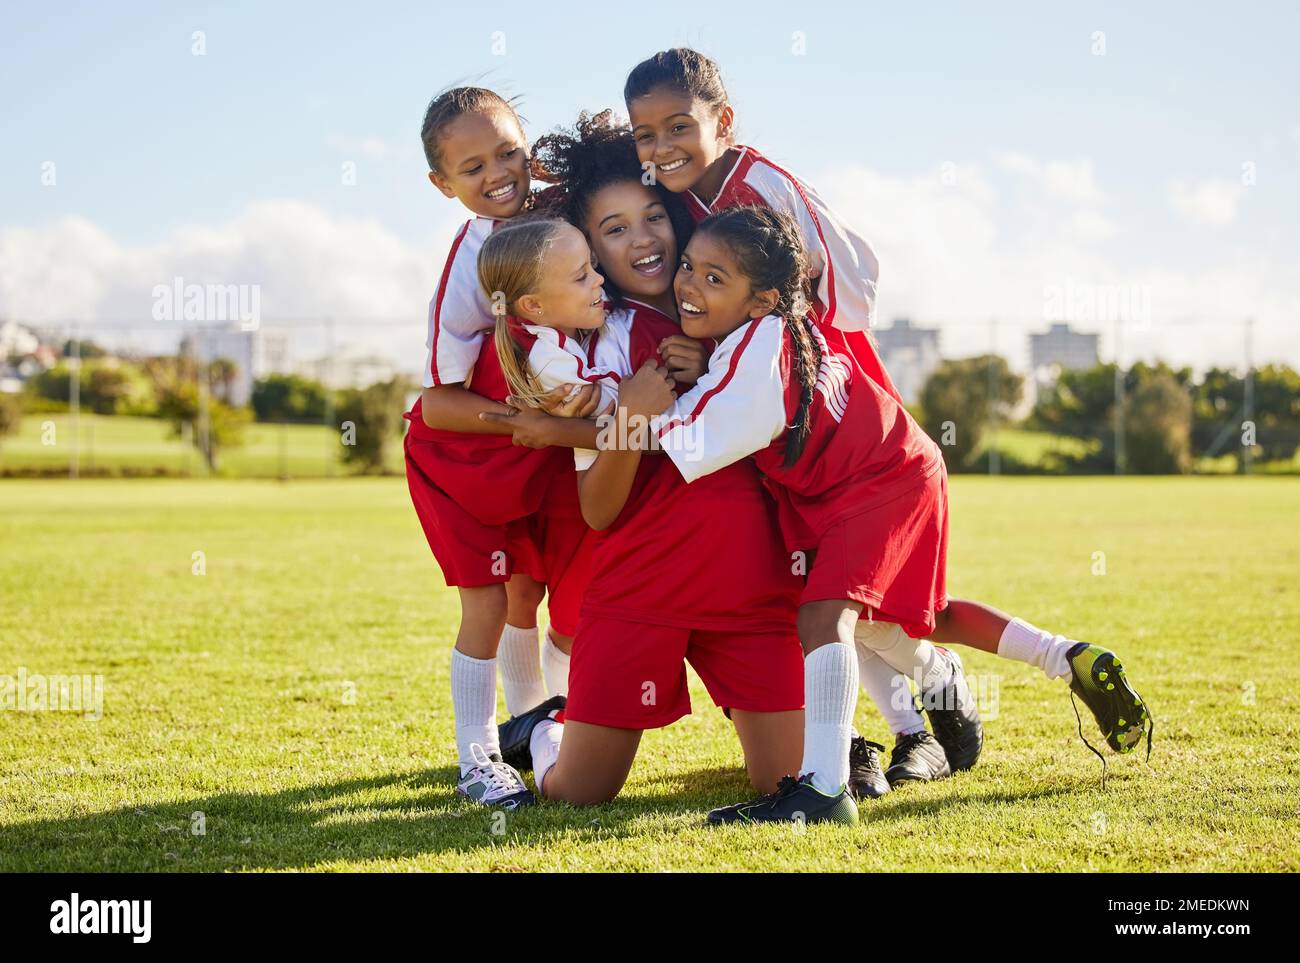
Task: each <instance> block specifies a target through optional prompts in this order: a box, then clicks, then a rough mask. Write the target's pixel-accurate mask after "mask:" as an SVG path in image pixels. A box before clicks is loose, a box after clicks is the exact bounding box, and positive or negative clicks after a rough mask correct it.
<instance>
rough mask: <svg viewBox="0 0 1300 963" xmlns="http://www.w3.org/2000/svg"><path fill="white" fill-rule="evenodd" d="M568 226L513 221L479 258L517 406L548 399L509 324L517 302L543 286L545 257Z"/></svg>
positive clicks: (495, 335) (495, 235) (552, 221)
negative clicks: (563, 229)
mask: <svg viewBox="0 0 1300 963" xmlns="http://www.w3.org/2000/svg"><path fill="white" fill-rule="evenodd" d="M566 226H567V225H566V224H565V222H564V221H561V220H557V219H556V218H549V217H533V218H527V219H524V220H519V221H514V222H511V223H510V224H506V225H504V226H503V227H500V228H497V229H496V230H495V231H493V232H492V233H491V234H489V235H488V238H487V240H486V241H484V242H483V247H482V248H481V249H480V250H479V252H478V283H479V285H480V286H481V287H482V288H483V292H484V293H485V294H486V295H487V297H488V300H489V301H490V302H492V313H493V315H494V316H495V317H496V327H495V330H494V331H493V333H492V337H493V339H494V341H495V344H496V349H497V357H498V358H499V359H500V361H501V372H502V373H503V374H504V375H505V377H506V384H507V385H509V386H510V394H511V395H512V396H513V397H514V398H515V400H516V401H517V402H519V403H520V404H525V405H530V406H532V407H537V406H538V403H539V402H540V401H541V400H542V399H543V398H545V397H546V394H547V393H546V392H545V391H543V390H542V386H541V384H540V383H539V382H538V381H537V378H535V377H534V376H533V373H532V371H531V370H529V367H528V354H527V352H526V351H524V348H523V345H521V344H520V343H519V341H518V340H517V339H516V338H515V336H514V334H513V333H512V332H511V330H510V319H511V316H512V315H513V314H514V313H515V308H516V305H517V304H518V302H519V299H520V298H522V297H523V296H524V295H525V294H530V293H532V292H534V291H536V290H537V289H538V287H539V286H540V285H541V281H542V264H543V262H544V261H545V260H546V252H547V251H548V250H549V249H550V247H551V245H552V244H553V243H554V242H555V239H556V238H557V237H559V235H560V231H561V229H562V228H564V227H566Z"/></svg>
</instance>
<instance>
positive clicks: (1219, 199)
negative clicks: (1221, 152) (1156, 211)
mask: <svg viewBox="0 0 1300 963" xmlns="http://www.w3.org/2000/svg"><path fill="white" fill-rule="evenodd" d="M1245 192H1246V189H1245V188H1244V187H1243V186H1242V185H1241V184H1240V183H1239V182H1236V181H1231V180H1228V179H1226V178H1222V177H1211V178H1206V179H1204V180H1199V181H1193V180H1190V179H1187V178H1178V179H1175V180H1172V181H1170V182H1169V185H1168V197H1169V203H1170V204H1171V205H1172V206H1173V208H1174V210H1175V211H1177V212H1178V213H1179V214H1181V215H1182V216H1183V217H1185V218H1187V219H1188V220H1189V221H1193V222H1195V223H1198V224H1227V223H1230V222H1231V221H1234V220H1236V218H1237V211H1238V209H1239V207H1240V205H1241V198H1242V196H1243V195H1244V194H1245Z"/></svg>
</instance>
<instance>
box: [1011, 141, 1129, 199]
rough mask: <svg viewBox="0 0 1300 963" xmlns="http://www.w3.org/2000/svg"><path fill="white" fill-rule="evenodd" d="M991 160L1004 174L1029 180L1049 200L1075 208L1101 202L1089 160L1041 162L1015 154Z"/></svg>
mask: <svg viewBox="0 0 1300 963" xmlns="http://www.w3.org/2000/svg"><path fill="white" fill-rule="evenodd" d="M993 159H994V161H995V162H996V163H997V164H998V166H1000V167H1001V168H1002V169H1003V170H1006V171H1008V172H1010V173H1013V174H1019V175H1021V176H1023V177H1025V178H1027V179H1029V180H1030V181H1032V182H1033V183H1035V184H1037V185H1038V186H1040V187H1041V188H1043V189H1044V190H1045V191H1046V192H1047V194H1048V195H1049V196H1051V197H1055V198H1059V199H1061V200H1064V201H1069V202H1072V203H1076V204H1096V203H1099V202H1100V201H1101V200H1102V199H1103V194H1102V191H1101V188H1100V187H1099V186H1098V185H1097V176H1096V172H1095V170H1094V168H1093V162H1092V161H1091V160H1090V159H1087V158H1084V159H1081V160H1076V161H1064V160H1051V161H1041V160H1039V159H1038V158H1036V157H1030V156H1029V155H1028V154H1022V153H1020V152H1018V151H1001V152H997V153H995V154H994V155H993Z"/></svg>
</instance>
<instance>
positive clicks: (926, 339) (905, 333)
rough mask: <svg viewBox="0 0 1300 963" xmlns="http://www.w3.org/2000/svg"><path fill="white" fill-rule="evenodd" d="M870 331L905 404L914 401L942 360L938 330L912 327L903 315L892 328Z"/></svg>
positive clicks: (910, 403)
mask: <svg viewBox="0 0 1300 963" xmlns="http://www.w3.org/2000/svg"><path fill="white" fill-rule="evenodd" d="M871 333H872V335H874V336H875V339H876V344H877V345H878V346H879V348H880V360H881V361H882V362H883V363H884V365H885V370H886V371H888V372H889V377H890V378H891V379H893V382H894V386H895V387H896V388H898V393H899V394H901V395H902V396H903V400H904V401H905V402H907V403H908V404H909V405H912V404H916V403H917V402H918V401H919V400H920V399H921V390H922V389H923V388H924V387H925V383H926V381H928V380H929V378H930V375H932V374H934V371H935V369H936V368H938V367H939V364H940V362H942V361H943V358H942V356H941V355H940V354H939V331H938V329H937V328H917V327H913V326H912V322H911V321H910V320H908V319H907V318H898V319H897V320H895V321H894V326H893V327H892V328H877V329H876V330H874V331H872V332H871Z"/></svg>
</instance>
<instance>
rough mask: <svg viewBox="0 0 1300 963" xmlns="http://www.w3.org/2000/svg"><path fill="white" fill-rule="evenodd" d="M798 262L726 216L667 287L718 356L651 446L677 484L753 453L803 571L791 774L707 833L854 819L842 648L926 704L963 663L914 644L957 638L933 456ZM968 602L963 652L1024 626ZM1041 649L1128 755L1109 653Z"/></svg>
mask: <svg viewBox="0 0 1300 963" xmlns="http://www.w3.org/2000/svg"><path fill="white" fill-rule="evenodd" d="M803 258H804V254H803V243H802V239H801V237H800V232H799V229H798V225H797V224H796V223H795V221H794V220H793V218H791V217H790V216H789V215H786V214H783V213H781V212H778V211H774V210H772V209H770V208H763V207H738V208H731V209H729V210H726V211H724V212H721V213H719V214H715V215H712V216H710V217H709V218H707V219H706V220H705V221H703V222H702V223H701V224H700V225H699V227H698V228H697V230H696V233H695V235H694V236H693V237H692V239H691V242H690V244H689V245H688V246H687V248H686V251H685V252H684V254H683V256H682V266H681V269H680V270H679V271H678V274H677V277H676V279H675V282H674V288H675V292H676V295H677V298H678V303H679V306H680V307H681V310H682V327H683V331H685V333H686V334H688V335H691V336H694V337H699V338H706V337H708V338H718V339H721V341H722V343H721V344H720V345H719V346H718V349H717V350H716V351H715V352H714V353H713V355H712V357H711V358H710V361H709V370H708V372H707V373H706V374H705V375H704V376H703V377H702V378H700V380H699V382H698V383H697V384H696V386H695V388H693V389H692V390H691V391H690V392H688V393H687V394H685V395H683V396H682V397H680V398H678V399H677V401H676V402H675V403H674V405H673V407H672V408H671V409H670V410H668V411H667V412H666V413H665V414H664V415H663V416H662V417H661V418H660V419H658V420H657V422H656V426H655V433H656V436H657V437H658V438H659V439H660V440H661V441H662V443H663V447H664V450H665V452H667V454H668V456H669V457H670V458H671V459H672V461H673V462H674V464H676V465H677V467H678V469H679V471H680V472H681V474H682V477H683V478H684V479H686V480H687V481H688V482H695V481H696V480H697V479H702V478H707V477H708V476H709V474H710V473H711V472H716V471H718V470H723V469H726V468H729V467H730V466H732V465H733V464H735V462H736V461H737V460H738V459H745V458H747V457H749V456H752V457H753V460H754V462H755V463H756V464H757V466H758V468H759V469H760V470H761V471H762V472H763V475H764V478H765V480H766V483H767V485H768V488H769V490H770V491H771V492H772V493H773V495H774V496H775V497H776V499H777V505H778V514H779V518H780V524H781V530H782V534H783V535H784V538H785V543H786V548H787V549H791V550H796V549H804V550H807V551H808V552H809V554H810V556H811V558H812V563H811V568H810V570H809V574H808V581H807V584H806V585H805V587H804V590H803V596H802V601H801V605H800V608H799V638H800V640H801V641H802V643H803V646H804V649H805V651H806V653H807V656H806V659H805V662H804V680H805V689H806V712H807V727H806V730H805V738H804V756H803V762H802V764H801V766H800V769H799V777H798V778H797V779H795V778H793V777H792V778H789V779H785V780H782V784H781V787H780V789H779V790H778V792H777V793H775V794H773V795H769V796H764V797H761V798H759V799H756V800H753V801H751V802H748V803H743V804H740V805H738V806H731V807H727V808H725V809H720V810H715V811H714V812H712V813H710V814H709V818H710V821H712V822H733V821H745V822H755V821H774V820H789V819H792V818H800V819H802V820H804V821H807V822H815V821H832V822H843V821H850V820H851V819H852V818H854V815H855V810H853V808H852V807H853V804H852V800H851V799H850V798H849V795H848V794H847V793H846V791H845V788H846V783H847V779H848V767H847V765H846V762H845V760H846V756H847V750H848V743H849V726H850V723H851V720H852V716H853V706H854V702H855V700H856V689H857V679H856V672H855V671H854V670H855V669H856V663H855V658H854V648H855V646H857V647H864V648H866V649H869V650H871V651H872V652H873V653H874V654H875V655H877V656H878V657H880V658H881V659H883V660H884V661H886V662H887V663H889V664H890V665H891V666H892V667H893V668H894V669H896V670H899V671H903V672H906V673H907V674H908V675H909V676H913V677H915V678H916V679H918V681H919V682H920V688H921V694H922V698H923V699H925V700H927V701H929V700H931V699H932V698H933V697H935V696H936V695H941V694H943V693H946V692H947V691H948V690H949V689H950V688H951V687H952V685H953V679H954V676H955V674H957V673H959V672H960V663H957V662H955V661H954V660H953V658H952V656H951V654H950V653H948V652H947V650H945V649H942V648H938V647H936V646H934V645H933V644H932V643H931V642H930V641H926V640H927V639H932V640H936V641H941V642H957V641H962V642H966V641H969V640H970V635H969V634H968V632H969V629H968V626H967V625H964V624H963V625H956V626H955V625H954V624H953V620H952V619H951V617H950V616H949V615H948V614H947V612H946V610H947V608H948V607H949V606H948V599H947V593H946V584H945V583H946V569H947V542H948V498H947V473H946V471H945V468H944V463H943V457H942V455H941V453H940V451H939V449H938V447H937V446H936V445H935V443H934V442H933V441H931V440H930V439H929V438H928V437H927V436H926V435H925V433H924V432H923V431H922V430H921V429H920V427H919V426H918V425H917V424H916V422H915V421H914V420H913V419H912V417H911V416H910V415H909V414H908V413H907V410H906V409H905V408H904V407H903V406H902V405H901V404H900V403H899V402H898V400H897V398H896V397H895V396H894V395H893V394H891V393H890V392H889V391H887V390H886V389H885V388H884V387H882V386H881V385H880V384H879V383H877V382H876V381H874V380H873V379H872V378H870V377H868V376H867V375H866V373H865V372H864V371H863V370H862V368H861V367H860V366H859V365H858V364H857V362H856V360H855V359H854V358H853V357H852V356H851V355H849V354H847V353H840V352H839V351H836V350H835V349H834V348H832V347H831V346H830V345H829V343H828V341H827V339H826V338H825V337H824V336H823V334H822V331H821V327H820V325H819V324H818V323H817V319H816V318H815V317H814V316H813V315H811V314H810V313H809V312H808V310H807V304H806V303H805V301H804V298H803V281H804V278H805V277H806V266H805V264H804V259H803ZM688 431H694V432H695V433H696V434H697V436H699V437H702V438H705V439H707V444H706V445H705V446H704V448H703V450H700V449H698V448H697V449H695V450H694V452H693V455H694V457H692V458H689V459H688V458H686V457H684V456H683V454H682V446H681V444H680V440H681V438H680V436H681V435H682V434H683V433H685V432H688ZM966 605H967V606H970V607H972V608H974V609H978V610H979V611H980V613H981V616H982V618H983V620H984V630H983V635H982V636H981V637H980V638H977V639H976V641H982V642H985V643H987V642H988V641H989V640H990V639H994V640H996V639H998V638H999V637H1001V638H1004V639H1005V638H1006V636H1007V633H1008V632H1009V631H1013V630H1014V626H1015V624H1016V623H1017V622H1018V621H1019V620H1013V619H1011V618H1010V617H1008V616H1005V615H1003V614H1002V613H999V612H997V610H995V609H991V608H989V607H987V606H983V605H980V604H979V603H974V602H968V603H966ZM1020 624H1021V625H1022V626H1023V625H1025V623H1020ZM1047 638H1048V639H1050V640H1051V642H1050V644H1047V645H1045V646H1044V647H1043V648H1042V649H1041V650H1040V651H1041V653H1042V655H1043V661H1042V662H1040V663H1038V664H1039V665H1040V667H1041V668H1043V669H1044V670H1045V671H1047V672H1048V674H1049V675H1051V676H1052V677H1059V678H1068V679H1069V680H1070V688H1071V690H1072V691H1073V692H1074V693H1076V694H1077V695H1079V696H1080V698H1082V699H1083V700H1084V702H1085V703H1086V704H1087V705H1088V707H1089V709H1090V710H1092V712H1093V714H1094V716H1095V717H1096V719H1097V722H1098V725H1099V727H1100V728H1101V731H1102V733H1103V734H1104V735H1105V737H1106V740H1107V742H1108V743H1109V745H1110V746H1111V748H1112V749H1115V750H1116V751H1120V752H1126V751H1129V750H1131V749H1132V748H1133V747H1134V746H1135V745H1137V744H1138V743H1139V742H1140V741H1141V739H1142V737H1143V735H1144V724H1145V723H1146V722H1147V721H1148V719H1149V715H1148V712H1147V709H1146V706H1145V704H1144V703H1143V702H1142V700H1141V698H1140V697H1139V696H1138V695H1137V693H1136V692H1135V691H1134V690H1133V689H1132V688H1131V687H1130V686H1129V684H1128V682H1127V680H1126V678H1125V675H1124V670H1123V668H1122V667H1121V666H1120V664H1119V662H1118V660H1117V659H1116V657H1115V654H1114V653H1113V652H1110V651H1109V650H1106V649H1103V648H1101V647H1100V646H1095V645H1088V644H1085V643H1082V642H1074V641H1072V640H1068V639H1064V638H1063V637H1061V636H1048V637H1047ZM1149 745H1150V743H1149V741H1148V750H1149ZM891 769H892V767H891Z"/></svg>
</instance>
